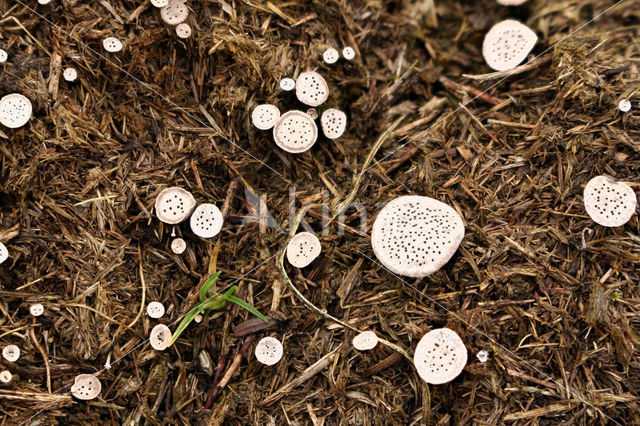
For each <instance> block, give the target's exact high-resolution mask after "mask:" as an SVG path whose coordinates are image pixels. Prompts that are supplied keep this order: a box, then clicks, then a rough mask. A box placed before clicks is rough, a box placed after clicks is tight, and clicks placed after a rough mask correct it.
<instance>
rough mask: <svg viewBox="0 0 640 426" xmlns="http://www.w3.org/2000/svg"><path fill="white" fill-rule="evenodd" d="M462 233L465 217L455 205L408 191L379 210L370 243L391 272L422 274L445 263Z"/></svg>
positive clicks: (410, 274)
mask: <svg viewBox="0 0 640 426" xmlns="http://www.w3.org/2000/svg"><path fill="white" fill-rule="evenodd" d="M463 237H464V224H463V222H462V218H461V217H460V215H458V213H457V212H456V211H455V210H454V209H453V208H451V207H450V206H448V205H446V204H444V203H442V202H440V201H438V200H434V199H433V198H429V197H422V196H418V195H406V196H402V197H399V198H396V199H395V200H392V201H391V202H390V203H389V204H387V205H386V206H385V207H384V208H383V209H382V210H380V213H378V216H377V217H376V220H375V222H374V223H373V228H372V230H371V245H372V247H373V252H374V253H375V255H376V257H377V258H378V260H379V261H380V262H381V263H382V264H383V265H384V266H385V267H386V268H388V269H389V270H390V271H391V272H393V273H395V274H399V275H405V276H408V277H414V278H421V277H425V276H427V275H429V274H432V273H433V272H435V271H437V270H438V269H440V268H441V267H442V266H443V265H444V264H446V263H447V262H448V261H449V259H451V257H452V256H453V254H454V253H455V252H456V250H457V249H458V246H460V243H461V242H462V239H463Z"/></svg>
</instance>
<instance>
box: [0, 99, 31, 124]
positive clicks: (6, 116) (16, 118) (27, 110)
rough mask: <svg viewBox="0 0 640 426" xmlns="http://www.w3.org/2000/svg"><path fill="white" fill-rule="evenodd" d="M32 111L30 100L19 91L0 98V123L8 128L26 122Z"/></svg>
mask: <svg viewBox="0 0 640 426" xmlns="http://www.w3.org/2000/svg"><path fill="white" fill-rule="evenodd" d="M32 111H33V107H32V106H31V101H30V100H29V99H27V98H26V97H25V96H23V95H21V94H20V93H11V94H10V95H6V96H4V97H3V98H2V99H0V123H1V124H2V125H3V126H6V127H8V128H10V129H17V128H18V127H22V126H24V125H25V124H27V122H28V121H29V119H30V118H31V112H32Z"/></svg>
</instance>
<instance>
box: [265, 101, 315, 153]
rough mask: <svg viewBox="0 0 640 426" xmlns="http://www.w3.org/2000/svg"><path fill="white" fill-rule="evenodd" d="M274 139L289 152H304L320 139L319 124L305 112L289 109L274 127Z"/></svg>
mask: <svg viewBox="0 0 640 426" xmlns="http://www.w3.org/2000/svg"><path fill="white" fill-rule="evenodd" d="M273 140H274V141H275V142H276V145H278V146H279V147H280V148H282V149H284V150H285V151H287V152H291V153H294V154H297V153H300V152H304V151H306V150H308V149H309V148H311V147H312V146H313V144H314V143H316V140H318V126H317V125H316V123H315V121H313V119H312V118H311V117H309V116H308V115H307V114H305V113H304V112H302V111H296V110H294V111H289V112H287V113H285V114H283V115H282V116H281V117H280V120H278V122H277V123H276V125H275V126H274V127H273Z"/></svg>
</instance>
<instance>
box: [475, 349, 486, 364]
mask: <svg viewBox="0 0 640 426" xmlns="http://www.w3.org/2000/svg"><path fill="white" fill-rule="evenodd" d="M476 358H478V361H480V362H482V363H485V362H487V361H489V351H486V350H481V351H480V352H478V353H477V354H476Z"/></svg>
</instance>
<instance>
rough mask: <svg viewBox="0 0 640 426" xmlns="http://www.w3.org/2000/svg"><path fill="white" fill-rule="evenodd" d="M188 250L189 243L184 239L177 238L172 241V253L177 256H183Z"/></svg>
mask: <svg viewBox="0 0 640 426" xmlns="http://www.w3.org/2000/svg"><path fill="white" fill-rule="evenodd" d="M186 249H187V243H186V241H185V240H183V239H182V238H175V239H174V240H173V241H171V251H172V252H174V253H175V254H182V253H184V251H185V250H186Z"/></svg>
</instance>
